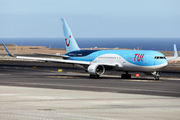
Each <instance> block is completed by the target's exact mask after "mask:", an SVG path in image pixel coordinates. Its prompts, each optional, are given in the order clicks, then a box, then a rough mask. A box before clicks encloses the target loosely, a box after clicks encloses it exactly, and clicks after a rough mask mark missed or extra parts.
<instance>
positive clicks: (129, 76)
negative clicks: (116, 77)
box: [121, 74, 131, 79]
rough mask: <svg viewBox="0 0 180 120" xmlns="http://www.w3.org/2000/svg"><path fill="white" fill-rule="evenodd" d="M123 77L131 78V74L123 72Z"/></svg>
mask: <svg viewBox="0 0 180 120" xmlns="http://www.w3.org/2000/svg"><path fill="white" fill-rule="evenodd" d="M121 78H122V79H131V74H122V75H121Z"/></svg>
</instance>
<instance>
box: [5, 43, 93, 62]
mask: <svg viewBox="0 0 180 120" xmlns="http://www.w3.org/2000/svg"><path fill="white" fill-rule="evenodd" d="M2 44H3V46H4V48H5V50H6V52H7V54H8V55H9V56H11V57H15V58H19V59H29V60H39V61H51V62H59V63H67V64H80V65H90V63H91V62H87V61H76V60H63V59H52V58H40V57H26V56H14V55H12V54H11V53H10V52H9V50H8V49H7V47H6V46H5V44H4V43H2Z"/></svg>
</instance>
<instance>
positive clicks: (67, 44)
mask: <svg viewBox="0 0 180 120" xmlns="http://www.w3.org/2000/svg"><path fill="white" fill-rule="evenodd" d="M69 38H71V35H69ZM65 42H66V46H67V47H69V45H70V40H69V43H67V38H65Z"/></svg>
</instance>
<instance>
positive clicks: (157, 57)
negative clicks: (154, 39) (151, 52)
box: [154, 56, 166, 59]
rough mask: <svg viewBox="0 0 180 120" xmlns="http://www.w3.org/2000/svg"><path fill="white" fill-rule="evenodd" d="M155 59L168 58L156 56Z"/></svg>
mask: <svg viewBox="0 0 180 120" xmlns="http://www.w3.org/2000/svg"><path fill="white" fill-rule="evenodd" d="M154 59H166V57H162V56H155V57H154Z"/></svg>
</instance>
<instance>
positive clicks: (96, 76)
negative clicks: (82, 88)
mask: <svg viewBox="0 0 180 120" xmlns="http://www.w3.org/2000/svg"><path fill="white" fill-rule="evenodd" d="M89 77H90V78H96V79H97V78H99V75H91V74H90V75H89Z"/></svg>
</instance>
